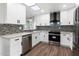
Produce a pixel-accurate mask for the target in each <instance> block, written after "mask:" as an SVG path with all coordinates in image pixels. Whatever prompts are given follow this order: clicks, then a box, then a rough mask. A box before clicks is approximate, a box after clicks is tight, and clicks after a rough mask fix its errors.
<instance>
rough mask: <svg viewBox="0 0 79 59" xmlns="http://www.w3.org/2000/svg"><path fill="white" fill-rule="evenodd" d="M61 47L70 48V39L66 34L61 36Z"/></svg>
mask: <svg viewBox="0 0 79 59" xmlns="http://www.w3.org/2000/svg"><path fill="white" fill-rule="evenodd" d="M61 45H63V46H67V47H70V38H69V37H68V36H67V34H61Z"/></svg>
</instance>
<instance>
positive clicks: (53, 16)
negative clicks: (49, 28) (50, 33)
mask: <svg viewBox="0 0 79 59" xmlns="http://www.w3.org/2000/svg"><path fill="white" fill-rule="evenodd" d="M59 23H60V12H53V13H50V24H59Z"/></svg>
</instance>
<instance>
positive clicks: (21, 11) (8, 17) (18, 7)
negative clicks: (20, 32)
mask: <svg viewBox="0 0 79 59" xmlns="http://www.w3.org/2000/svg"><path fill="white" fill-rule="evenodd" d="M1 12H2V14H1ZM0 15H1V17H0V20H1V22H0V23H8V24H25V21H26V7H25V6H24V5H22V4H18V3H11V4H6V3H2V4H0Z"/></svg>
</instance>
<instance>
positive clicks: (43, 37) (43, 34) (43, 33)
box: [40, 31, 48, 42]
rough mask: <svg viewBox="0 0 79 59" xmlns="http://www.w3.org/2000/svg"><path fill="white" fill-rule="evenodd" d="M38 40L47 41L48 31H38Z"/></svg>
mask: <svg viewBox="0 0 79 59" xmlns="http://www.w3.org/2000/svg"><path fill="white" fill-rule="evenodd" d="M40 40H41V41H42V42H48V31H41V32H40Z"/></svg>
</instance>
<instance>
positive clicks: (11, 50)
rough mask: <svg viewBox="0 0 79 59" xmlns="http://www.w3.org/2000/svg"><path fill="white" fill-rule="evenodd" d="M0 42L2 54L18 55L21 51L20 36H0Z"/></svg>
mask: <svg viewBox="0 0 79 59" xmlns="http://www.w3.org/2000/svg"><path fill="white" fill-rule="evenodd" d="M0 40H1V41H2V44H1V46H2V47H1V55H2V56H20V55H21V53H22V46H21V41H22V37H16V38H11V39H8V38H0Z"/></svg>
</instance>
